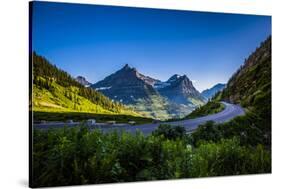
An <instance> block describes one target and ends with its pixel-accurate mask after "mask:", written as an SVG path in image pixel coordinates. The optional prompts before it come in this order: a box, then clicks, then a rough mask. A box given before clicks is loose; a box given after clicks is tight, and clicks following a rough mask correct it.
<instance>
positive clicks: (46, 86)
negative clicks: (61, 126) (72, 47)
mask: <svg viewBox="0 0 281 189" xmlns="http://www.w3.org/2000/svg"><path fill="white" fill-rule="evenodd" d="M32 95H33V96H32V97H33V99H32V110H33V111H49V112H65V111H67V112H91V113H101V114H104V113H106V114H128V115H139V114H137V113H135V112H134V111H132V110H130V109H129V108H127V107H125V106H123V105H122V104H120V103H114V102H112V101H111V100H110V99H109V98H107V97H105V96H104V95H103V94H101V93H99V92H97V91H95V90H93V89H91V88H86V87H84V86H83V85H81V84H80V83H78V82H77V81H76V80H75V79H73V78H72V77H71V76H70V75H69V74H68V73H67V72H64V71H63V70H60V69H58V68H57V67H56V66H54V65H52V64H50V63H49V62H48V60H47V59H45V58H44V57H42V56H39V55H37V54H36V53H33V94H32Z"/></svg>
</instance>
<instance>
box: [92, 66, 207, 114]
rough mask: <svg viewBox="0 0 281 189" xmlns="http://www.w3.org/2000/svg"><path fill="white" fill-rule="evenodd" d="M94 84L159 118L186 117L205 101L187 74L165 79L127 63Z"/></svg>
mask: <svg viewBox="0 0 281 189" xmlns="http://www.w3.org/2000/svg"><path fill="white" fill-rule="evenodd" d="M91 87H93V88H94V89H96V90H98V91H100V92H102V93H103V94H104V95H106V96H108V97H109V98H111V99H113V100H114V101H118V102H122V103H124V104H126V105H129V106H130V107H132V108H134V109H135V110H136V111H138V112H143V113H144V114H145V115H148V116H151V117H155V118H159V119H167V118H171V117H178V116H185V115H186V114H188V113H190V112H191V111H192V110H193V109H194V108H195V107H197V106H198V105H199V104H203V103H204V99H203V97H202V96H201V95H200V93H199V92H198V91H197V90H196V89H195V88H194V87H193V85H192V82H191V81H190V80H189V79H188V78H187V77H186V76H178V77H177V76H176V75H175V76H172V77H171V78H170V79H169V80H168V81H166V82H162V81H160V80H158V79H154V78H152V77H149V76H145V75H143V74H141V73H139V72H138V71H137V70H136V69H135V68H132V67H130V66H129V65H128V64H126V65H125V66H124V67H123V68H122V69H120V70H118V71H117V72H115V73H113V74H111V75H109V76H107V77H106V78H105V79H103V80H102V81H99V82H97V83H95V84H93V85H91Z"/></svg>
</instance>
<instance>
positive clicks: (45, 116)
mask: <svg viewBox="0 0 281 189" xmlns="http://www.w3.org/2000/svg"><path fill="white" fill-rule="evenodd" d="M88 119H95V120H96V122H99V123H103V122H106V121H116V123H128V122H129V121H134V122H135V124H138V125H139V124H144V123H151V122H153V120H152V119H150V118H144V117H138V116H132V115H124V114H118V115H117V114H95V113H87V112H33V122H35V123H36V122H38V123H39V122H40V121H42V120H44V121H67V120H73V121H86V120H88Z"/></svg>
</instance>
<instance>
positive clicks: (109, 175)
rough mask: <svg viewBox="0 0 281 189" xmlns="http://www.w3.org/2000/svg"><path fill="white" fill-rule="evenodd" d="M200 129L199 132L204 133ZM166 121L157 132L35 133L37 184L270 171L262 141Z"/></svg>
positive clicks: (77, 130)
mask: <svg viewBox="0 0 281 189" xmlns="http://www.w3.org/2000/svg"><path fill="white" fill-rule="evenodd" d="M199 133H200V132H199ZM199 133H197V135H196V136H195V137H194V136H193V135H191V136H190V135H187V134H185V130H184V128H182V127H171V126H169V125H162V126H161V127H160V128H159V129H158V130H156V131H155V132H154V133H153V134H152V135H150V136H147V137H145V136H144V135H143V134H142V133H140V132H137V133H136V134H130V133H126V132H122V133H121V134H120V133H117V132H111V133H102V132H101V131H100V130H94V131H89V130H88V129H87V128H86V127H83V126H82V127H79V128H72V129H71V128H64V129H57V130H48V131H39V130H35V131H34V137H33V140H34V141H33V143H34V146H33V175H32V181H33V182H32V183H33V184H32V186H33V187H39V186H60V185H77V184H89V183H109V182H130V181H143V180H160V179H176V178H192V177H206V176H220V175H238V174H239V175H240V174H249V173H268V172H270V171H271V156H270V153H269V152H268V151H267V150H266V149H265V148H264V146H263V145H262V144H258V145H256V146H249V145H243V142H242V143H241V141H240V138H239V137H230V138H229V139H223V138H217V140H216V141H210V140H209V139H206V140H205V139H204V138H203V139H201V138H200V137H199V138H198V134H199Z"/></svg>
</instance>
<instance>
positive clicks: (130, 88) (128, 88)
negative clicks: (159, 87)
mask: <svg viewBox="0 0 281 189" xmlns="http://www.w3.org/2000/svg"><path fill="white" fill-rule="evenodd" d="M156 81H157V80H154V79H152V78H149V77H146V76H144V75H142V74H140V73H139V72H138V71H137V70H136V69H135V68H131V67H129V65H128V64H126V65H125V66H124V67H123V68H122V69H120V70H118V71H117V72H115V73H113V74H111V75H109V76H108V77H106V78H105V79H104V80H102V81H99V82H97V83H95V84H93V85H91V87H93V88H95V89H96V90H98V91H100V92H102V93H103V94H104V95H106V96H108V97H109V98H111V99H113V100H114V101H119V102H122V103H124V104H131V103H133V102H135V101H136V100H137V99H140V98H144V99H146V98H149V97H150V96H151V95H158V92H157V91H156V90H155V89H154V88H153V87H152V84H153V83H154V82H156Z"/></svg>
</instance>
